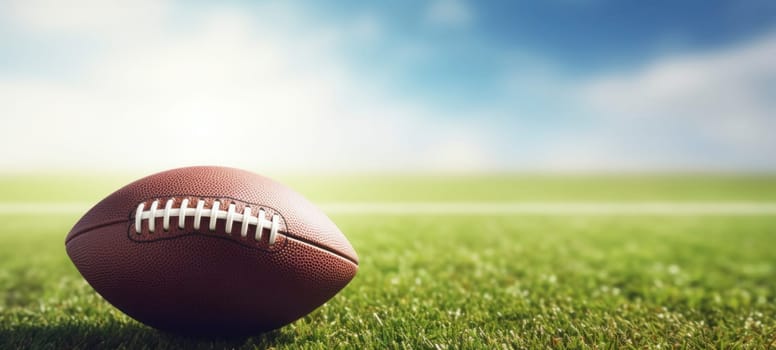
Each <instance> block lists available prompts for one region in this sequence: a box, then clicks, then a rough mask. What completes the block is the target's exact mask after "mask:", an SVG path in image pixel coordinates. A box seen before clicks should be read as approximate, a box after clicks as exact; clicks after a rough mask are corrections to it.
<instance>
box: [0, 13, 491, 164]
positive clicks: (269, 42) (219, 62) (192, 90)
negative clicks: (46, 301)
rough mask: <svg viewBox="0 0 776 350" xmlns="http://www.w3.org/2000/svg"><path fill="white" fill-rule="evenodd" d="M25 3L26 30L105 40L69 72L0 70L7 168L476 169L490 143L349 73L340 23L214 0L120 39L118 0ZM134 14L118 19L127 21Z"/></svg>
mask: <svg viewBox="0 0 776 350" xmlns="http://www.w3.org/2000/svg"><path fill="white" fill-rule="evenodd" d="M36 6H37V5H36ZM23 7H24V5H23V4H17V11H18V13H22V14H25V16H26V17H21V19H20V21H22V22H24V23H26V24H25V25H23V26H21V27H20V28H22V29H20V30H27V29H30V28H34V30H36V31H39V32H40V33H46V32H47V31H50V34H52V35H58V33H59V32H58V31H59V30H60V29H62V28H69V29H72V30H73V31H74V32H77V31H83V30H86V31H89V32H90V34H89V35H94V37H95V38H98V39H101V40H104V41H105V42H109V43H111V45H110V46H109V47H110V49H108V50H106V51H102V52H101V53H99V54H98V56H97V57H91V58H93V59H90V60H89V61H90V62H96V63H94V64H91V65H89V66H88V67H87V68H86V69H85V71H84V72H83V73H82V74H81V75H80V78H79V79H77V80H75V81H59V80H57V79H55V78H49V79H45V78H44V79H31V78H28V79H25V78H20V77H16V78H11V77H3V76H0V96H3V98H4V99H5V102H4V103H0V115H1V116H2V118H3V128H0V149H1V150H2V151H0V152H2V153H1V154H0V168H2V169H28V168H65V169H82V170H83V169H103V170H108V169H113V170H127V169H138V170H145V169H161V168H170V167H174V166H182V165H188V164H203V163H210V164H224V165H231V166H238V167H245V168H251V169H256V170H259V171H274V170H401V171H406V170H413V169H422V170H448V169H453V170H459V169H461V168H462V167H461V164H463V165H464V167H463V168H465V170H484V169H483V168H481V167H477V164H474V163H472V159H475V158H477V156H476V154H486V153H488V148H489V145H488V144H487V143H486V142H485V140H486V139H485V138H478V137H477V136H476V135H478V134H484V133H487V130H485V129H484V128H480V129H470V130H468V133H469V138H467V142H462V143H461V144H457V141H456V139H455V138H451V137H450V135H451V134H455V133H457V132H458V131H457V130H460V127H459V126H458V123H455V122H450V123H446V124H444V125H440V124H438V123H434V120H435V118H434V115H435V112H434V110H433V108H428V107H427V106H422V105H416V104H411V103H406V102H404V101H402V100H397V99H396V98H392V97H390V94H389V93H386V92H384V91H381V90H380V88H379V87H375V86H373V85H372V84H371V83H370V82H368V81H364V80H363V79H361V78H360V77H358V76H356V75H354V74H353V73H351V72H350V71H349V70H348V67H347V65H346V64H345V63H344V62H342V60H341V58H340V56H339V55H338V54H337V50H338V46H337V45H336V44H337V43H338V42H339V41H340V40H341V38H340V37H341V35H345V34H342V33H341V32H339V31H337V30H327V29H326V28H320V27H317V28H316V29H318V30H315V31H307V32H305V34H304V35H300V33H299V31H294V30H292V29H289V28H285V27H282V26H279V25H277V23H275V22H272V20H271V19H270V18H268V19H267V20H266V21H264V20H262V19H263V18H255V17H250V16H248V15H247V14H244V13H242V12H239V11H233V10H218V11H208V12H207V14H205V15H201V16H199V17H197V19H196V21H195V22H192V23H189V24H188V25H189V27H187V29H186V30H185V31H180V30H172V31H170V30H168V27H169V23H166V22H165V19H164V18H163V19H162V20H160V21H156V22H154V23H150V22H146V23H144V25H146V26H147V27H146V28H145V29H144V30H145V32H146V33H154V35H143V36H142V37H135V36H132V35H128V36H126V37H124V40H121V41H118V42H114V41H113V39H114V37H113V35H112V34H111V33H113V32H100V30H101V29H104V28H106V27H105V26H108V27H109V28H111V30H112V29H115V28H114V27H113V25H109V23H113V22H112V21H111V19H112V18H114V17H122V18H124V16H125V15H124V14H118V13H116V12H115V11H114V10H113V9H101V10H100V9H95V10H94V11H93V12H90V16H97V17H101V18H102V19H100V20H95V21H92V22H89V20H86V22H83V23H82V22H79V23H71V22H70V20H62V22H60V23H58V24H56V23H55V24H51V23H48V22H46V18H49V17H50V16H52V14H53V13H54V12H55V11H53V12H52V10H50V9H46V10H45V11H43V13H38V12H36V11H38V10H39V8H35V6H32V7H33V8H23ZM95 8H100V6H96V7H95ZM273 11H283V10H282V9H279V8H274V9H273ZM276 15H278V13H272V14H271V15H268V16H269V17H273V16H276ZM280 15H281V17H282V18H288V17H283V16H282V13H281V14H280ZM367 22H368V21H367ZM47 23H48V24H47ZM362 25H363V26H364V27H365V28H366V29H364V30H365V31H367V32H370V31H373V32H374V33H372V34H369V35H373V34H374V35H376V34H375V33H376V29H374V28H371V29H370V27H371V26H373V24H369V23H367V24H363V23H362ZM131 27H133V25H131V24H129V23H123V24H116V28H121V29H117V30H119V31H120V32H123V33H129V32H131V31H130V30H129V28H131ZM362 29H363V28H362ZM338 33H339V34H338ZM73 35H80V34H73ZM348 35H349V34H348ZM472 140H475V141H472ZM440 145H442V146H440ZM448 149H456V151H455V152H449V151H447V150H448ZM440 154H444V157H445V161H444V162H439V161H438V160H439V159H440ZM473 167H474V168H475V169H473Z"/></svg>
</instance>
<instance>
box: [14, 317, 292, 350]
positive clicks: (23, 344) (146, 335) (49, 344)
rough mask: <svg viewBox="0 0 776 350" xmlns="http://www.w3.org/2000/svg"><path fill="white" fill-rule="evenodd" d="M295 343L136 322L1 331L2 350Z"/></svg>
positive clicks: (283, 336)
mask: <svg viewBox="0 0 776 350" xmlns="http://www.w3.org/2000/svg"><path fill="white" fill-rule="evenodd" d="M293 342H294V336H293V334H292V333H290V332H287V331H286V332H284V331H282V330H274V331H270V332H267V333H262V334H258V335H255V336H239V337H210V336H203V335H178V334H173V333H168V332H162V331H158V330H156V329H153V328H150V327H146V326H143V325H141V324H138V323H136V322H131V323H118V322H113V323H111V322H108V323H105V324H100V325H96V326H95V325H92V324H90V325H84V324H78V323H72V324H29V325H21V326H18V325H17V326H12V327H9V328H4V329H2V328H0V349H19V348H56V349H61V348H68V349H103V348H111V349H113V348H140V347H142V348H185V349H190V348H191V349H196V348H242V347H246V348H268V347H273V346H278V345H283V344H290V343H293Z"/></svg>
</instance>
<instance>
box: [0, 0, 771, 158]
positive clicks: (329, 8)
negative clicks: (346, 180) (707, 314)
mask: <svg viewBox="0 0 776 350" xmlns="http://www.w3.org/2000/svg"><path fill="white" fill-rule="evenodd" d="M0 123H1V124H0V172H17V171H21V172H27V171H60V170H67V171H146V170H162V169H166V168H173V167H177V166H185V165H195V164H216V165H225V166H235V167H241V168H247V169H252V170H255V171H259V172H261V171H294V172H312V173H315V172H452V173H459V172H464V173H468V172H523V171H527V172H534V171H540V172H677V171H678V172H686V171H690V172H698V171H700V172H772V171H776V137H775V136H774V134H775V132H776V2H773V1H766V0H752V1H683V2H676V1H649V2H643V1H622V0H616V1H599V0H549V1H537V2H523V1H504V2H499V1H487V2H485V1H477V2H475V1H464V0H439V1H403V0H402V1H390V2H363V1H339V2H329V3H324V2H318V1H289V2H280V3H270V2H258V1H226V2H224V1H219V2H208V1H188V2H182V1H179V2H177V1H165V0H160V1H156V0H135V1H116V0H107V1H97V0H76V1H69V2H62V1H56V0H24V1H22V0H18V1H16V0H0Z"/></svg>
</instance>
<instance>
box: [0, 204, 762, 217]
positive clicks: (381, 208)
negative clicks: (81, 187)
mask: <svg viewBox="0 0 776 350" xmlns="http://www.w3.org/2000/svg"><path fill="white" fill-rule="evenodd" d="M92 205H93V204H91V203H80V202H62V203H50V202H40V203H33V202H20V203H16V202H0V215H9V214H14V215H20V214H78V213H84V212H86V210H88V209H89V208H90V207H91V206H92ZM318 206H319V207H320V208H321V209H322V210H323V211H324V212H326V213H328V214H355V215H451V214H460V215H776V202H745V201H727V202H726V201H722V202H720V201H716V202H329V203H318Z"/></svg>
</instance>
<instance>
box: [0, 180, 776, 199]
mask: <svg viewBox="0 0 776 350" xmlns="http://www.w3.org/2000/svg"><path fill="white" fill-rule="evenodd" d="M137 177H139V176H127V175H107V176H105V175H101V176H95V175H92V176H83V175H73V174H70V175H67V174H66V175H58V176H51V175H5V176H3V175H1V174H0V201H22V202H39V201H45V202H51V201H86V202H94V201H97V200H100V199H102V198H103V197H105V196H106V195H107V194H109V193H111V192H112V191H114V190H116V189H117V188H119V187H121V186H123V185H125V184H127V183H128V182H130V181H132V180H134V179H136V178H137ZM275 178H276V179H278V180H280V181H281V182H283V183H285V184H287V185H289V186H291V187H293V188H294V189H296V190H297V191H299V192H301V193H303V194H304V195H305V196H307V197H308V198H309V199H311V200H313V201H322V202H333V201H336V202H342V201H344V202H348V201H350V202H353V201H358V202H364V201H451V200H454V201H520V200H525V201H569V200H574V201H654V200H673V201H705V200H747V201H776V176H774V175H702V176H701V175H697V176H696V175H636V174H633V175H595V176H594V175H539V174H535V175H530V174H528V175H525V174H523V175H486V176H480V175H478V176H474V175H457V176H451V175H422V176H419V175H414V176H407V175H378V176H371V175H345V176H340V175H337V176H334V175H328V176H314V177H313V176H291V175H279V176H275Z"/></svg>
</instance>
